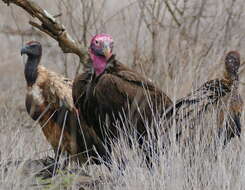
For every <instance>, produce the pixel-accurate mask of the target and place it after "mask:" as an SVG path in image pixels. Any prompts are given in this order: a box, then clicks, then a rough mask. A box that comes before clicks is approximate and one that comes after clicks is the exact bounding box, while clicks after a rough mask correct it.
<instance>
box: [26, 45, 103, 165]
mask: <svg viewBox="0 0 245 190" xmlns="http://www.w3.org/2000/svg"><path fill="white" fill-rule="evenodd" d="M21 54H26V55H27V56H28V59H27V61H26V63H25V72H24V73H25V79H26V82H27V94H26V109H27V112H28V113H29V115H30V116H31V118H32V119H33V120H36V121H38V122H39V124H40V126H41V128H42V132H43V134H44V135H45V137H46V139H47V141H48V142H49V143H50V144H51V146H52V148H53V149H54V153H55V155H56V159H57V160H58V159H59V157H60V154H61V152H67V153H68V154H69V155H70V158H71V159H72V160H78V161H79V162H85V161H87V156H88V155H91V156H94V155H96V153H95V152H93V150H92V149H93V146H94V145H98V146H99V147H100V142H99V139H98V138H97V137H96V135H95V133H94V131H93V130H92V129H91V128H88V127H87V126H86V124H85V122H84V120H83V119H82V118H81V117H80V122H79V121H78V119H77V118H78V115H77V111H76V109H75V107H74V104H73V99H72V81H71V80H69V79H67V78H65V77H63V76H61V75H59V74H57V73H55V72H52V71H50V70H48V69H47V68H45V67H44V66H42V65H40V64H39V63H40V60H41V56H42V46H41V44H40V43H39V42H37V41H31V42H28V43H27V44H26V45H25V46H24V47H23V48H22V49H21ZM101 145H102V144H101Z"/></svg>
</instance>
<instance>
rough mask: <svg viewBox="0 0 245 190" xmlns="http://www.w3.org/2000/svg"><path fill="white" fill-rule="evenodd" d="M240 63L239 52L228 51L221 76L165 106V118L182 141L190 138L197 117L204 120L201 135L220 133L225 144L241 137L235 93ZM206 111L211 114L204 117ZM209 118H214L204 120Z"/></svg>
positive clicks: (218, 134)
mask: <svg viewBox="0 0 245 190" xmlns="http://www.w3.org/2000/svg"><path fill="white" fill-rule="evenodd" d="M239 66H240V55H239V53H238V52H236V51H230V52H228V53H227V54H226V56H225V72H224V75H223V78H221V79H214V80H211V81H208V82H206V83H204V84H203V85H202V86H201V87H200V88H198V89H197V90H194V91H193V92H191V93H190V94H188V95H187V96H186V97H184V98H181V99H180V100H177V101H176V103H175V104H174V105H172V106H171V107H169V108H168V110H167V111H166V115H167V118H169V121H171V122H170V123H171V125H173V124H174V123H173V122H175V124H176V125H175V126H176V131H177V136H178V137H179V140H180V139H181V140H182V141H181V142H184V143H185V142H190V140H191V141H193V139H192V138H193V137H194V136H196V135H197V134H196V131H197V130H198V127H199V126H198V125H199V124H200V121H202V122H203V123H202V124H201V126H202V129H201V130H200V131H199V132H200V134H199V135H200V137H201V138H202V137H203V136H204V135H205V134H206V135H207V138H209V139H210V138H211V139H210V140H211V141H212V140H214V136H212V135H215V134H216V136H218V137H222V138H223V142H224V144H226V143H227V142H229V140H230V139H231V138H232V137H235V136H238V137H240V134H241V123H240V117H241V112H242V107H243V101H242V99H241V96H240V95H239V93H238V84H239V77H238V70H239ZM207 114H211V115H212V116H211V118H210V117H209V118H208V117H205V115H206V116H207ZM210 119H212V120H213V121H212V123H211V124H205V122H208V121H209V120H210ZM205 120H206V121H205ZM215 123H216V124H215ZM194 138H195V137H194ZM199 139H200V138H199Z"/></svg>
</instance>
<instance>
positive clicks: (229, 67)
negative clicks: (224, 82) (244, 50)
mask: <svg viewBox="0 0 245 190" xmlns="http://www.w3.org/2000/svg"><path fill="white" fill-rule="evenodd" d="M239 67H240V54H239V53H238V52H237V51H230V52H228V53H227V54H226V57H225V69H226V71H227V73H228V74H229V76H230V77H231V78H232V79H236V78H237V76H238V70H239Z"/></svg>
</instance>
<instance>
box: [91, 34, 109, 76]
mask: <svg viewBox="0 0 245 190" xmlns="http://www.w3.org/2000/svg"><path fill="white" fill-rule="evenodd" d="M112 50H113V39H112V37H111V36H110V35H108V34H97V35H95V36H94V37H93V38H92V40H91V43H90V47H89V55H90V58H91V60H92V62H93V68H94V70H95V73H96V75H99V74H101V73H102V72H103V71H104V69H105V67H106V64H107V61H108V60H109V59H110V57H111V56H112Z"/></svg>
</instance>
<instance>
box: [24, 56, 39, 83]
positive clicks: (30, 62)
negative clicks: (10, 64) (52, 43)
mask: <svg viewBox="0 0 245 190" xmlns="http://www.w3.org/2000/svg"><path fill="white" fill-rule="evenodd" d="M40 59H41V56H30V55H29V56H28V59H27V61H26V65H25V78H26V82H27V85H28V86H32V85H33V84H34V83H35V82H36V80H37V74H38V73H37V69H38V68H37V67H38V64H39V62H40Z"/></svg>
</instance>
